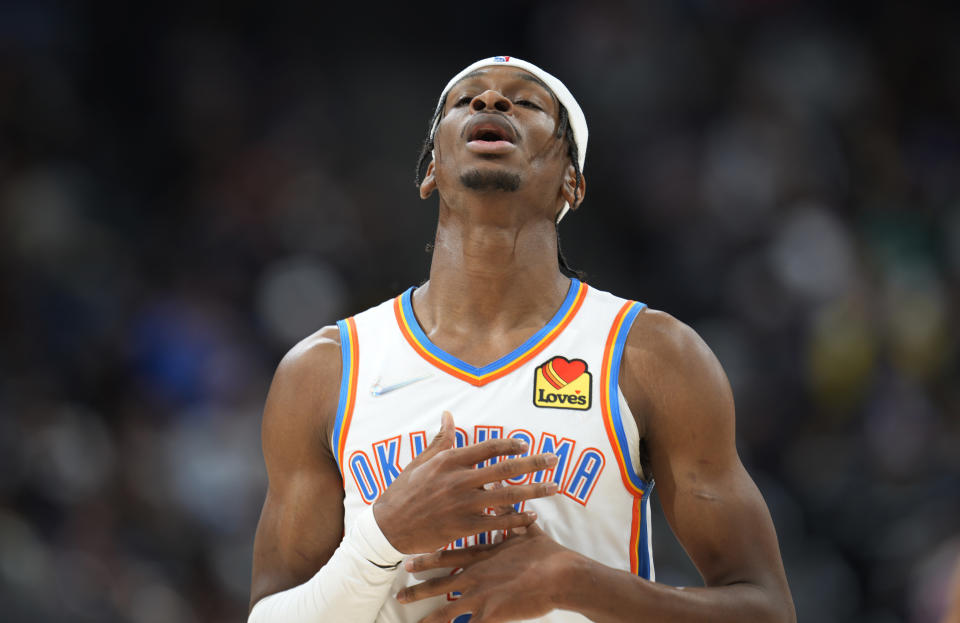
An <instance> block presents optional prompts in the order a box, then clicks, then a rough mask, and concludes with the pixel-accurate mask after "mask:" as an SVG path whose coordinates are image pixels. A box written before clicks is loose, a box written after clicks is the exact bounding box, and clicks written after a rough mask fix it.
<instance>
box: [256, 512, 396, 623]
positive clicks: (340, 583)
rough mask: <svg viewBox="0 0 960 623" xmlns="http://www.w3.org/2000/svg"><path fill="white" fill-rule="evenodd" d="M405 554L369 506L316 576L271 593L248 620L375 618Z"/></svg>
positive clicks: (303, 622) (365, 621)
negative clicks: (381, 525) (384, 532)
mask: <svg viewBox="0 0 960 623" xmlns="http://www.w3.org/2000/svg"><path fill="white" fill-rule="evenodd" d="M402 560H403V554H402V553H401V552H399V551H398V550H397V549H396V548H394V547H393V546H392V545H390V542H389V541H388V540H387V538H386V537H385V536H383V532H382V531H381V530H380V526H378V525H377V520H376V518H375V517H374V516H373V507H372V506H369V507H367V508H366V509H365V510H364V511H363V512H362V513H360V515H359V517H357V519H356V521H354V523H353V525H352V526H351V527H350V531H349V532H348V533H347V535H346V536H344V537H343V540H342V541H340V547H338V548H337V551H335V552H334V553H333V556H331V557H330V560H328V561H327V564H325V565H324V566H323V567H322V568H321V569H320V571H318V572H317V573H316V574H314V576H313V577H312V578H310V579H309V580H307V581H306V582H304V583H303V584H300V585H299V586H294V587H293V588H289V589H287V590H285V591H280V592H279V593H274V594H273V595H268V596H267V597H264V598H263V599H261V600H260V601H258V602H257V603H256V605H255V606H254V607H253V610H251V611H250V617H249V618H248V619H247V622H248V623H280V622H283V623H318V622H319V621H350V622H351V623H373V621H374V620H375V619H376V618H377V614H378V613H379V612H380V608H381V607H382V606H383V604H384V602H385V601H386V600H387V599H388V598H389V597H390V587H391V586H392V585H393V580H394V579H395V578H396V576H397V569H398V568H399V563H400V562H401V561H402Z"/></svg>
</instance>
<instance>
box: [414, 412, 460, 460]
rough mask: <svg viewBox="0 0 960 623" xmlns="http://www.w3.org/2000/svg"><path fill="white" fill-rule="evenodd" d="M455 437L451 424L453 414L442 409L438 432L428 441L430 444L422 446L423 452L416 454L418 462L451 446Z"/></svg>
mask: <svg viewBox="0 0 960 623" xmlns="http://www.w3.org/2000/svg"><path fill="white" fill-rule="evenodd" d="M456 438H457V434H456V432H455V428H454V424H453V416H452V415H450V412H449V411H444V412H443V415H441V416H440V432H438V433H437V436H436V437H434V438H433V440H431V441H430V445H428V446H427V447H426V448H424V450H423V452H421V453H420V455H419V456H417V459H419V461H418V463H422V462H423V461H426V460H427V459H429V458H430V457H432V456H434V455H436V454H439V453H440V452H442V451H444V450H448V449H450V448H452V447H453V445H454V443H455V442H456Z"/></svg>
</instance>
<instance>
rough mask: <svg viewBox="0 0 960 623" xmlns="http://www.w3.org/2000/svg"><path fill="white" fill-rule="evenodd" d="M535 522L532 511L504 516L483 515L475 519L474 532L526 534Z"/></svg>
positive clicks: (535, 515)
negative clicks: (498, 531)
mask: <svg viewBox="0 0 960 623" xmlns="http://www.w3.org/2000/svg"><path fill="white" fill-rule="evenodd" d="M536 520H537V514H536V513H535V512H534V511H524V512H522V513H509V514H506V515H484V516H483V517H480V518H478V519H477V522H476V530H477V531H479V532H490V531H492V530H503V531H507V530H509V531H510V532H512V533H514V534H526V532H527V529H529V526H531V525H532V524H533V522H535V521H536Z"/></svg>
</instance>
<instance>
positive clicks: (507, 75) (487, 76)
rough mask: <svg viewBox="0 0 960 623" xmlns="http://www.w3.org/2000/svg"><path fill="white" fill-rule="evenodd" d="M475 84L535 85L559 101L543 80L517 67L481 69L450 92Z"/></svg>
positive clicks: (464, 78) (456, 84)
mask: <svg viewBox="0 0 960 623" xmlns="http://www.w3.org/2000/svg"><path fill="white" fill-rule="evenodd" d="M475 83H495V84H496V85H497V86H506V85H509V84H511V83H519V84H534V85H536V86H537V87H539V88H540V89H542V90H543V91H544V92H546V94H547V95H549V96H550V98H551V99H553V100H554V101H556V100H557V97H556V96H555V95H554V94H553V91H551V90H550V87H548V86H547V85H546V83H545V82H544V81H543V80H541V79H540V78H538V77H536V76H535V75H533V74H532V73H530V72H529V71H525V70H523V69H517V68H515V67H496V66H494V67H481V68H480V69H477V70H476V71H471V72H470V73H468V74H467V75H466V76H464V77H463V78H461V79H460V80H458V81H457V82H456V83H455V84H454V85H453V86H452V87H450V91H453V90H455V89H457V88H459V87H463V86H472V85H473V84H475Z"/></svg>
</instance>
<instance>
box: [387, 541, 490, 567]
mask: <svg viewBox="0 0 960 623" xmlns="http://www.w3.org/2000/svg"><path fill="white" fill-rule="evenodd" d="M496 547H497V544H494V543H488V544H486V545H474V546H472V547H466V548H463V549H449V550H440V551H438V552H431V553H429V554H423V555H422V556H413V557H411V558H408V559H406V560H405V561H404V562H403V568H404V569H405V570H406V571H408V572H409V573H417V572H420V571H428V570H430V569H455V568H457V567H466V566H469V565H471V564H473V563H475V562H478V561H480V560H485V559H487V558H489V557H490V556H492V555H493V554H494V552H493V551H492V550H494V549H496Z"/></svg>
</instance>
